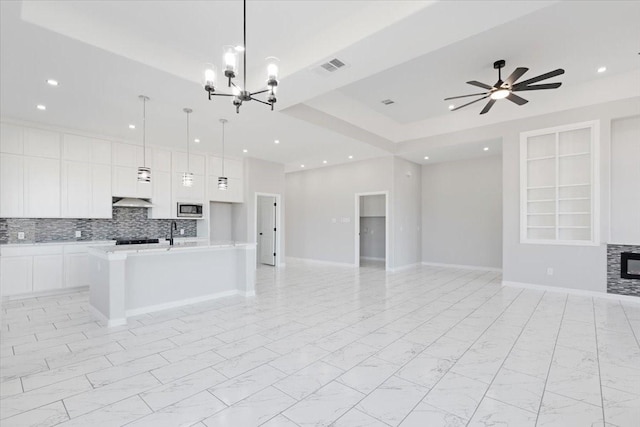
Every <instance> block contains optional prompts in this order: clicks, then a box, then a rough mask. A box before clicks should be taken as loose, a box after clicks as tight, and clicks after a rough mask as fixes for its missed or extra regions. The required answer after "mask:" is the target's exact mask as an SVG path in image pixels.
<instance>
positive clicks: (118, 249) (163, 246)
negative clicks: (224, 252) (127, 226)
mask: <svg viewBox="0 0 640 427" xmlns="http://www.w3.org/2000/svg"><path fill="white" fill-rule="evenodd" d="M253 246H255V243H247V242H234V241H219V240H205V239H203V240H199V241H196V242H193V241H191V242H180V241H175V243H174V245H173V246H171V245H169V242H167V241H161V242H160V243H151V244H144V245H119V246H115V245H113V246H111V245H110V246H95V247H89V250H90V252H93V253H99V254H103V255H110V254H122V255H128V254H140V255H144V254H154V253H159V252H176V251H178V252H181V251H187V250H206V249H221V248H236V247H253Z"/></svg>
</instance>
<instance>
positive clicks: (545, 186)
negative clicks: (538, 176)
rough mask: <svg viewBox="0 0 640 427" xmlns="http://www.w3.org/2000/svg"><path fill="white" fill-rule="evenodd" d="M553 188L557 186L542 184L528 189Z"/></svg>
mask: <svg viewBox="0 0 640 427" xmlns="http://www.w3.org/2000/svg"><path fill="white" fill-rule="evenodd" d="M551 188H556V186H555V185H541V186H538V187H527V190H548V189H551Z"/></svg>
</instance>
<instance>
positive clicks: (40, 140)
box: [23, 128, 61, 159]
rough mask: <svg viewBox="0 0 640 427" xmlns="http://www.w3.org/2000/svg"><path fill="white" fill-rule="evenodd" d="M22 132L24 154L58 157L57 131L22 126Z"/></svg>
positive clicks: (50, 157) (58, 138) (58, 139)
mask: <svg viewBox="0 0 640 427" xmlns="http://www.w3.org/2000/svg"><path fill="white" fill-rule="evenodd" d="M23 132H24V134H23V138H24V155H25V156H33V157H45V158H48V159H59V158H60V139H61V138H60V137H61V135H60V133H59V132H51V131H48V130H41V129H32V128H24V130H23Z"/></svg>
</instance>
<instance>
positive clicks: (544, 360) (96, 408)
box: [0, 262, 640, 427]
mask: <svg viewBox="0 0 640 427" xmlns="http://www.w3.org/2000/svg"><path fill="white" fill-rule="evenodd" d="M87 310H88V295H87V292H86V291H82V292H74V293H69V294H64V295H57V296H50V297H42V298H32V299H25V300H18V301H9V302H4V303H3V304H2V330H1V335H0V338H1V351H2V354H1V356H2V358H1V360H0V362H1V363H0V381H1V382H0V390H1V396H0V397H1V400H0V424H1V425H2V426H3V427H10V426H53V425H60V426H92V427H97V426H124V425H126V426H154V427H157V426H191V425H193V426H199V427H204V426H208V427H212V426H232V427H236V426H238V427H250V426H269V427H275V426H336V427H340V426H346V427H357V426H403V427H406V426H421V427H424V426H428V427H432V426H562V427H572V426H576V427H581V426H609V427H613V426H619V427H620V426H635V425H637V424H636V423H637V420H638V419H640V347H639V345H638V338H639V337H640V305H639V304H635V303H631V302H620V301H617V300H610V299H602V298H588V297H580V296H575V295H567V294H564V293H544V292H538V291H532V290H522V289H515V288H502V287H501V286H500V275H499V274H498V273H494V272H486V271H471V270H457V269H446V268H440V267H426V266H422V267H414V268H410V269H406V270H403V271H398V272H394V273H389V272H385V271H384V270H383V269H381V268H380V267H379V266H377V265H372V266H366V267H362V268H360V269H354V268H348V267H337V266H326V265H318V264H311V263H303V262H292V263H289V264H288V265H287V267H286V268H283V269H273V268H260V269H258V285H257V296H256V297H253V298H247V299H245V298H241V297H229V298H224V299H218V300H215V301H210V302H206V303H202V304H196V305H191V306H186V307H182V308H180V309H173V310H167V311H162V312H157V313H153V314H147V315H142V316H139V317H136V318H134V319H131V320H130V322H129V324H128V325H127V326H123V327H117V328H111V329H109V328H106V327H104V325H101V324H100V322H96V321H95V320H94V319H92V318H91V316H90V315H89V313H88V311H87Z"/></svg>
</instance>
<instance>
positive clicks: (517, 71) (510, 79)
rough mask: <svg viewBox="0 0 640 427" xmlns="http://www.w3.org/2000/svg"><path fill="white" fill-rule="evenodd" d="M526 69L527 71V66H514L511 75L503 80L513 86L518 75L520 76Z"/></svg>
mask: <svg viewBox="0 0 640 427" xmlns="http://www.w3.org/2000/svg"><path fill="white" fill-rule="evenodd" d="M527 71H529V69H528V68H524V67H518V68H516V69H515V71H514V72H513V73H511V75H510V76H509V77H507V79H506V80H505V81H504V83H505V84H507V85H509V86H513V84H514V83H515V82H516V80H518V79H519V78H520V77H522V75H523V74H524V73H526V72H527Z"/></svg>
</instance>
